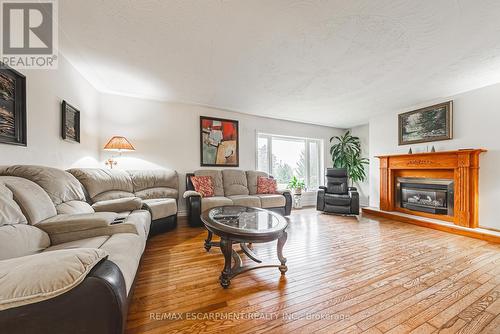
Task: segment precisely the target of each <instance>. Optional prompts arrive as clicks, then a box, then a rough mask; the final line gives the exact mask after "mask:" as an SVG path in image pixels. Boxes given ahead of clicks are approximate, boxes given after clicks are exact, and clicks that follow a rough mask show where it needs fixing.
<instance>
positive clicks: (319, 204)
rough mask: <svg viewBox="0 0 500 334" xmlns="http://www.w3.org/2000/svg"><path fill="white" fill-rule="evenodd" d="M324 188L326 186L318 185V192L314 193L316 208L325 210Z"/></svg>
mask: <svg viewBox="0 0 500 334" xmlns="http://www.w3.org/2000/svg"><path fill="white" fill-rule="evenodd" d="M325 190H326V187H319V189H318V193H317V195H316V210H318V211H324V210H325Z"/></svg>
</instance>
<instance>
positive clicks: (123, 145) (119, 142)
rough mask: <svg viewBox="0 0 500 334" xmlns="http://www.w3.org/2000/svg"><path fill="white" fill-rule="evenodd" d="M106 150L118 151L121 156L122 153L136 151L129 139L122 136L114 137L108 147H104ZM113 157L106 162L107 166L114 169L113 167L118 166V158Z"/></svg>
mask: <svg viewBox="0 0 500 334" xmlns="http://www.w3.org/2000/svg"><path fill="white" fill-rule="evenodd" d="M104 149H105V150H106V151H117V152H118V155H117V156H121V155H122V152H128V151H135V148H134V146H132V144H131V143H130V142H129V141H128V140H127V138H125V137H122V136H114V137H112V138H111V139H110V140H109V141H108V143H107V144H106V145H104ZM117 156H116V155H115V156H112V157H111V158H109V159H108V160H106V162H105V164H106V165H107V166H109V168H111V169H113V166H116V164H117V163H118V162H117V161H116V160H115V158H116V157H117Z"/></svg>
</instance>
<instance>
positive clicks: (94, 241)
mask: <svg viewBox="0 0 500 334" xmlns="http://www.w3.org/2000/svg"><path fill="white" fill-rule="evenodd" d="M109 238H110V237H109V236H108V235H102V236H99V237H93V238H86V239H80V240H75V241H70V242H65V243H62V244H59V245H54V246H50V247H48V248H46V249H44V250H43V251H44V252H51V251H55V250H60V249H73V248H100V247H101V246H102V245H103V244H104V243H105V242H106V241H107V240H108V239H109Z"/></svg>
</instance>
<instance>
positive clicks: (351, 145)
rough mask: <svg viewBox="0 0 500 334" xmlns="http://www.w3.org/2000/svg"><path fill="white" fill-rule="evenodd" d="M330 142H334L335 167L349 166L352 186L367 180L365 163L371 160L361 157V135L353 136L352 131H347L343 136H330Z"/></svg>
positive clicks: (331, 150)
mask: <svg viewBox="0 0 500 334" xmlns="http://www.w3.org/2000/svg"><path fill="white" fill-rule="evenodd" d="M330 143H332V147H331V148H330V155H331V156H332V163H333V167H335V168H347V174H348V175H349V179H351V186H353V185H354V183H355V182H363V181H365V180H366V170H365V165H367V164H368V163H369V160H368V159H367V158H363V157H361V141H360V140H359V137H356V136H353V135H351V132H350V131H347V132H346V133H344V134H343V135H342V136H334V137H332V138H330Z"/></svg>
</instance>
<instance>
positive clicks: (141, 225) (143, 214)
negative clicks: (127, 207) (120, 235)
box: [117, 210, 151, 240]
mask: <svg viewBox="0 0 500 334" xmlns="http://www.w3.org/2000/svg"><path fill="white" fill-rule="evenodd" d="M119 225H133V226H135V228H136V230H137V234H138V235H139V236H141V237H142V238H143V239H144V240H146V239H147V238H148V235H149V230H150V228H151V214H150V213H149V211H147V210H135V211H132V212H131V213H130V214H129V215H128V216H127V217H126V218H125V220H124V222H123V223H122V224H119ZM117 226H118V225H117ZM134 233H136V232H135V231H134Z"/></svg>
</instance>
